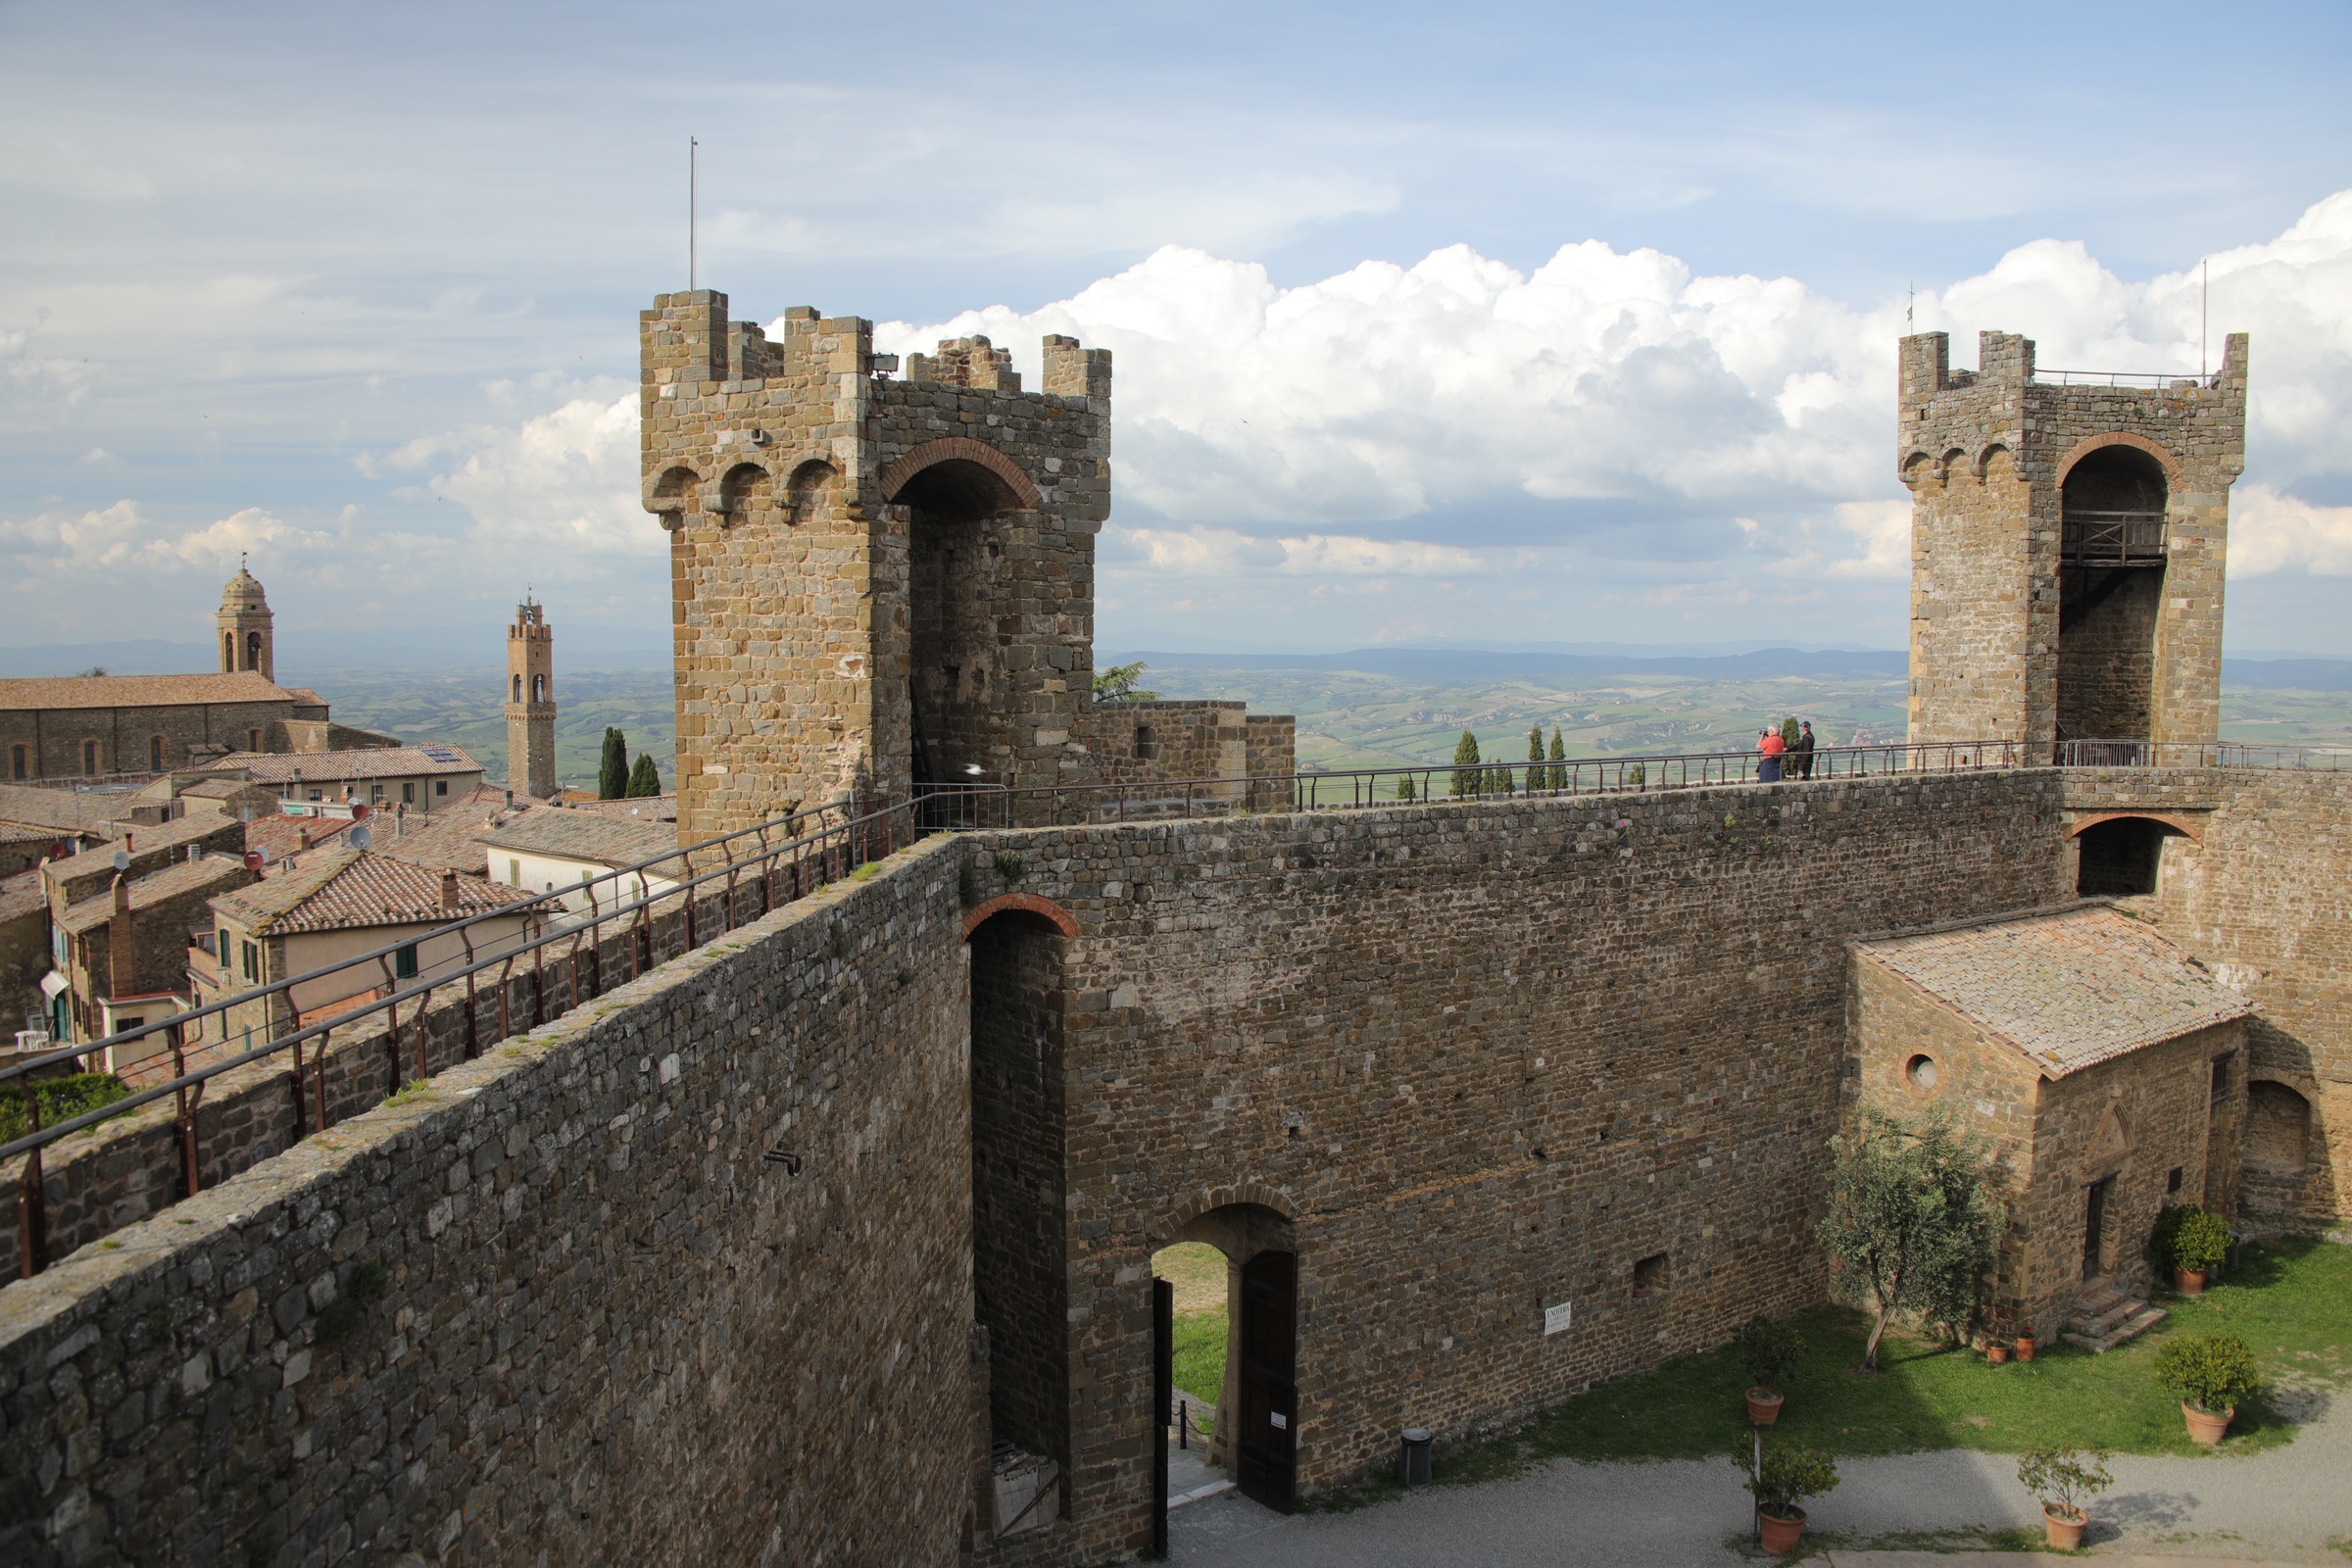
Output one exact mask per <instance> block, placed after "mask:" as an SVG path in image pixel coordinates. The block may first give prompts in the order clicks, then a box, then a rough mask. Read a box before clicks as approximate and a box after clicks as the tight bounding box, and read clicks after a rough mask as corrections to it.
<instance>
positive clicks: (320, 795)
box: [311, 790, 326, 801]
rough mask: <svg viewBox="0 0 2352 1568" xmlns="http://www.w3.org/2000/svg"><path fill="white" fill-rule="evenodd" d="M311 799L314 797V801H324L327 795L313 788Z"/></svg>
mask: <svg viewBox="0 0 2352 1568" xmlns="http://www.w3.org/2000/svg"><path fill="white" fill-rule="evenodd" d="M311 799H312V800H314V801H323V800H325V799H326V796H325V794H324V793H323V792H321V791H319V790H313V791H311Z"/></svg>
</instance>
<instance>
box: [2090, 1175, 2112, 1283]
mask: <svg viewBox="0 0 2352 1568" xmlns="http://www.w3.org/2000/svg"><path fill="white" fill-rule="evenodd" d="M2114 1187H2115V1178H2114V1177H2112V1176H2103V1177H2101V1178H2100V1179H2099V1180H2097V1181H2095V1182H2092V1183H2091V1184H2090V1196H2089V1197H2088V1198H2086V1199H2085V1200H2084V1201H2083V1203H2082V1277H2083V1278H2084V1279H2086V1280H2095V1279H2097V1278H2098V1277H2099V1252H2100V1250H2101V1244H2102V1243H2104V1242H2105V1241H2106V1239H2107V1238H2106V1234H2105V1232H2106V1229H2107V1195H2108V1194H2109V1193H2110V1192H2111V1191H2113V1190H2114Z"/></svg>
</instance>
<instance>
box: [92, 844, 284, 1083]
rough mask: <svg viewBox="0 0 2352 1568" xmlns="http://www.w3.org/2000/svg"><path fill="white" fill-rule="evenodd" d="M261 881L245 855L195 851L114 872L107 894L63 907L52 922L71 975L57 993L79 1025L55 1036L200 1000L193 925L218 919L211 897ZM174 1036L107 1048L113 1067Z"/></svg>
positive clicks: (108, 1027)
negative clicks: (124, 1048)
mask: <svg viewBox="0 0 2352 1568" xmlns="http://www.w3.org/2000/svg"><path fill="white" fill-rule="evenodd" d="M194 848H195V847H193V846H191V849H194ZM256 880H258V879H257V877H256V875H255V873H254V872H253V871H251V870H249V869H248V868H247V867H246V864H245V861H244V860H243V859H242V858H239V857H237V856H234V855H207V854H203V853H201V852H200V851H199V852H198V853H192V854H190V855H189V857H188V858H186V859H183V860H179V861H177V862H175V863H173V864H170V865H167V866H165V867H164V868H163V869H161V870H158V871H151V872H149V873H147V874H146V875H145V876H142V877H139V878H138V879H137V880H135V881H133V880H130V879H128V878H126V877H124V876H121V875H118V876H117V877H116V878H115V880H114V885H113V887H112V888H111V889H110V890H109V891H108V892H107V893H105V894H102V895H100V896H98V897H95V898H88V899H83V900H82V901H81V902H80V903H78V904H74V905H72V906H70V907H67V908H66V909H65V911H64V912H63V913H61V914H59V915H58V916H57V918H56V926H55V929H56V932H57V939H56V940H57V946H58V949H59V953H60V956H61V958H62V960H63V961H62V962H61V964H60V966H59V967H60V972H62V973H63V974H64V975H65V976H66V979H67V981H68V983H69V990H68V991H67V992H66V993H65V994H64V995H63V996H61V997H60V998H59V1000H60V1001H61V1002H64V1003H65V1004H67V1006H68V1013H67V1021H68V1022H69V1023H71V1024H72V1026H73V1032H72V1033H71V1034H59V1035H58V1036H57V1037H56V1038H58V1039H60V1040H76V1041H87V1040H104V1039H105V1038H107V1037H108V1036H109V1035H112V1034H115V1033H118V1032H119V1031H121V1030H124V1029H132V1028H136V1027H137V1026H138V1025H140V1024H142V1023H153V1022H154V1021H155V1020H156V1019H157V1018H159V1017H161V1016H164V1015H166V1014H169V1013H173V1012H185V1011H186V1010H187V1009H188V1008H189V1007H190V1006H192V1005H194V1004H193V1001H192V998H193V996H194V984H193V981H192V980H191V977H190V974H189V949H190V948H192V947H195V946H196V943H195V942H194V941H193V935H194V933H195V932H197V931H199V930H202V929H207V928H209V927H210V926H211V924H212V920H211V912H210V907H209V905H210V901H211V900H212V899H213V898H214V896H215V895H217V894H222V893H228V892H231V891H233V890H235V889H237V888H241V887H244V886H245V885H247V884H248V883H251V882H253V881H256ZM169 1045H170V1042H169V1041H167V1040H166V1039H165V1038H164V1037H163V1036H162V1035H149V1036H147V1037H146V1038H145V1039H143V1040H140V1041H138V1042H136V1044H135V1046H134V1047H133V1048H132V1049H134V1050H136V1051H138V1052H139V1054H138V1055H136V1056H122V1057H117V1056H115V1055H114V1054H113V1052H112V1050H111V1048H110V1051H109V1053H108V1055H109V1058H110V1059H109V1060H108V1062H107V1064H106V1067H107V1070H108V1071H109V1072H122V1071H124V1070H125V1069H127V1068H129V1067H132V1066H134V1065H136V1064H138V1062H140V1061H142V1060H143V1059H144V1058H145V1057H146V1056H147V1055H149V1054H153V1053H155V1052H158V1051H163V1050H166V1049H168V1048H169Z"/></svg>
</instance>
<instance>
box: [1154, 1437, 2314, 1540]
mask: <svg viewBox="0 0 2352 1568" xmlns="http://www.w3.org/2000/svg"><path fill="white" fill-rule="evenodd" d="M2307 1397H2308V1398H2309V1399H2310V1401H2311V1403H2310V1407H2311V1410H2312V1413H2313V1417H2314V1418H2313V1419H2312V1421H2311V1423H2310V1424H2309V1425H2307V1426H2306V1427H2304V1429H2303V1430H2302V1432H2301V1433H2300V1434H2298V1435H2297V1437H2296V1439H2295V1441H2294V1442H2293V1443H2291V1444H2288V1445H2287V1446H2285V1447H2283V1448H2274V1449H2272V1450H2270V1451H2269V1452H2267V1453H2262V1454H2257V1455H2252V1456H2248V1457H2243V1458H2239V1457H2213V1458H2196V1459H2165V1458H2134V1457H2128V1456H2127V1457H2123V1458H2118V1459H2116V1460H2113V1461H2112V1462H2111V1463H2110V1465H2109V1469H2111V1470H2112V1471H2113V1472H2114V1474H2115V1481H2116V1484H2115V1487H2114V1490H2112V1491H2110V1492H2108V1493H2107V1494H2106V1495H2103V1496H2101V1497H2099V1498H2098V1499H2097V1500H2096V1501H2095V1502H2094V1503H2093V1504H2092V1507H2091V1540H2092V1543H2093V1544H2094V1547H2095V1548H2096V1551H2095V1555H2097V1556H2098V1557H2099V1558H2101V1559H2103V1560H2106V1561H2108V1562H2110V1563H2111V1564H2113V1565H2114V1568H2125V1565H2127V1564H2136V1563H2141V1562H2160V1563H2162V1564H2163V1565H2164V1568H2190V1565H2191V1564H2195V1565H2198V1568H2222V1565H2224V1564H2227V1565H2229V1568H2246V1565H2271V1564H2282V1563H2333V1564H2336V1565H2337V1568H2343V1565H2344V1564H2345V1562H2346V1561H2347V1558H2348V1557H2352V1396H2339V1397H2334V1398H2333V1399H2329V1398H2327V1397H2326V1396H2307ZM1838 1473H1839V1475H1840V1476H1841V1478H1842V1481H1841V1484H1840V1485H1839V1486H1838V1490H1837V1491H1836V1492H1833V1493H1831V1494H1830V1495H1828V1496H1826V1497H1822V1498H1818V1499H1816V1501H1815V1504H1814V1507H1813V1510H1812V1512H1813V1525H1814V1527H1815V1528H1816V1529H1817V1530H1820V1531H1823V1532H1826V1533H1828V1534H1829V1535H1830V1536H1831V1537H1832V1538H1833V1539H1834V1541H1836V1542H1841V1543H1842V1542H1850V1543H1852V1549H1846V1548H1844V1547H1842V1546H1839V1545H1833V1546H1832V1548H1831V1550H1830V1551H1829V1552H1828V1553H1827V1554H1826V1555H1824V1556H1816V1557H1814V1558H1812V1559H1810V1560H1812V1561H1814V1562H1826V1563H1829V1564H1834V1565H1835V1568H1962V1565H1964V1564H1966V1565H1984V1568H1990V1565H1994V1564H2001V1565H2008V1564H2018V1565H2021V1568H2026V1565H2032V1568H2041V1565H2046V1564H2047V1563H2048V1562H2049V1561H2050V1559H2049V1558H2048V1557H2045V1556H2028V1555H2021V1554H2018V1553H2012V1552H1965V1553H1960V1554H1956V1555H1955V1554H1952V1553H1950V1552H1948V1551H1947V1552H1933V1553H1931V1552H1920V1551H1887V1550H1870V1549H1866V1548H1869V1547H1871V1546H1873V1545H1887V1546H1892V1545H1896V1544H1912V1543H1898V1542H1897V1541H1895V1540H1891V1539H1889V1538H1894V1537H1897V1536H1899V1535H1901V1534H1903V1533H1906V1532H1937V1531H1940V1532H1953V1533H1962V1532H1969V1531H1974V1530H1984V1529H2013V1528H2020V1527H2024V1528H2031V1529H2036V1530H2037V1529H2039V1528H2040V1524H2041V1514H2040V1510H2039V1508H2038V1506H2037V1505H2036V1504H2034V1501H2033V1500H2032V1499H2030V1498H2029V1497H2027V1496H2026V1495H2025V1492H2024V1490H2023V1489H2022V1488H2020V1487H2019V1486H2018V1484H2017V1461H2016V1459H2015V1458H2014V1457H2011V1456H2009V1455H2005V1454H1994V1453H1976V1452H1973V1451H1970V1450H1967V1449H1943V1450H1940V1451H1937V1452H1934V1453H1913V1454H1901V1455H1897V1456H1895V1457H1892V1458H1882V1459H1844V1460H1840V1461H1839V1462H1838ZM1749 1518H1750V1515H1749V1504H1748V1499H1747V1494H1746V1493H1745V1492H1743V1491H1741V1490H1740V1477H1739V1473H1738V1472H1737V1471H1735V1470H1734V1469H1733V1467H1732V1465H1731V1463H1730V1461H1729V1460H1723V1459H1717V1460H1711V1461H1697V1460H1674V1461H1667V1462H1661V1463H1654V1464H1584V1463H1579V1462H1576V1461H1574V1460H1565V1459H1562V1460H1555V1461H1553V1462H1551V1463H1548V1464H1544V1465H1541V1466H1539V1467H1537V1468H1535V1469H1533V1470H1530V1471H1528V1472H1527V1473H1525V1474H1523V1475H1520V1476H1517V1477H1514V1478H1512V1479H1511V1480H1508V1481H1498V1482H1494V1483H1491V1484H1489V1485H1486V1486H1479V1487H1432V1488H1429V1489H1427V1490H1425V1491H1421V1492H1416V1493H1413V1494H1411V1495H1407V1496H1404V1497H1400V1498H1398V1499H1397V1500H1396V1501H1394V1502H1386V1503H1382V1504H1380V1505H1378V1506H1376V1507H1371V1508H1363V1509H1358V1510H1357V1511H1355V1512H1353V1513H1343V1514H1298V1515H1294V1516H1293V1517H1290V1518H1287V1519H1286V1518H1284V1517H1282V1516H1281V1515H1279V1514H1275V1513H1273V1512H1270V1511H1269V1510H1267V1509H1265V1508H1262V1507H1260V1506H1259V1505H1257V1504H1256V1503H1254V1502H1251V1501H1250V1500H1249V1499H1248V1498H1246V1497H1244V1496H1242V1495H1240V1494H1239V1493H1227V1494H1226V1495H1223V1496H1218V1497H1211V1498H1207V1499H1205V1500H1202V1501H1200V1502H1196V1503H1194V1504H1192V1505H1191V1506H1190V1507H1187V1508H1184V1509H1181V1510H1179V1511H1177V1512H1176V1513H1174V1514H1172V1515H1170V1517H1169V1523H1168V1545H1169V1552H1168V1556H1169V1560H1170V1561H1172V1562H1181V1563H1188V1564H1193V1565H1196V1568H1260V1565H1264V1568H1272V1565H1275V1564H1281V1565H1283V1568H1424V1565H1426V1568H1456V1565H1459V1564H1467V1563H1476V1564H1479V1565H1481V1568H1571V1565H1583V1564H1593V1565H1595V1568H1598V1565H1604V1564H1605V1565H1611V1568H1616V1565H1622V1568H1650V1565H1656V1568H1698V1565H1703V1564H1718V1563H1720V1564H1734V1563H1746V1562H1750V1561H1752V1560H1753V1559H1752V1558H1751V1557H1749V1555H1748V1554H1747V1553H1746V1552H1744V1551H1743V1550H1741V1549H1740V1543H1741V1542H1742V1541H1743V1540H1744V1539H1745V1537H1746V1534H1747V1531H1748V1529H1749ZM2335 1541H2344V1542H2346V1543H2347V1544H2348V1545H2347V1547H2331V1546H2330V1544H2329V1543H2330V1542H2335Z"/></svg>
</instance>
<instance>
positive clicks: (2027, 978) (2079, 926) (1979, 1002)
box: [1854, 905, 2254, 1078]
mask: <svg viewBox="0 0 2352 1568" xmlns="http://www.w3.org/2000/svg"><path fill="white" fill-rule="evenodd" d="M1854 947H1855V951H1856V952H1857V953H1859V954H1861V955H1862V956H1865V957H1867V958H1869V959H1872V960H1874V961H1876V962H1879V963H1883V964H1885V965H1886V966H1887V968H1889V969H1891V970H1893V971H1894V972H1895V973H1896V974H1899V975H1901V976H1902V977H1903V978H1904V979H1906V980H1908V981H1910V982H1911V983H1912V984H1913V985H1915V986H1917V987H1919V988H1920V989H1921V990H1922V991H1925V992H1926V993H1927V994H1928V995H1930V996H1932V997H1935V998H1936V999H1937V1000H1938V1001H1940V1002H1943V1003H1945V1004H1946V1005H1949V1006H1951V1007H1952V1008H1953V1009H1954V1010H1956V1011H1958V1012H1959V1013H1960V1014H1961V1015H1962V1016H1963V1017H1965V1018H1967V1019H1968V1020H1969V1021H1971V1022H1972V1023H1975V1024H1977V1025H1978V1026H1979V1027H1981V1028H1983V1029H1984V1030H1985V1032H1986V1033H1987V1034H1990V1035H1992V1036H1994V1037H1995V1038H1997V1039H2000V1040H2003V1041H2005V1042H2007V1043H2008V1044H2009V1045H2011V1046H2014V1047H2016V1048H2017V1049H2018V1050H2019V1051H2021V1052H2023V1053H2024V1054H2026V1055H2027V1057H2029V1058H2030V1059H2031V1060H2032V1061H2033V1062H2034V1065H2035V1066H2037V1067H2039V1068H2040V1069H2041V1071H2042V1073H2043V1075H2044V1076H2045V1077H2050V1078H2063V1077H2065V1076H2066V1075H2067V1074H2068V1073H2070V1072H2075V1071H2078V1070H2080V1069H2082V1068H2083V1067H2087V1066H2090V1065H2092V1064H2093V1063H2095V1062H2101V1061H2106V1060H2108V1059H2110V1058H2112V1057H2115V1056H2121V1055H2124V1054H2127V1053H2129V1052H2132V1051H2137V1050H2139V1049H2140V1048H2141V1047H2143V1046H2152V1045H2155V1044H2156V1043H2157V1042H2158V1041H2162V1040H2172V1039H2177V1038H2178V1037H2180V1036H2181V1035H2184V1034H2188V1033H2190V1032H2191V1031H2193V1030H2197V1029H2205V1028H2210V1027H2211V1026H2213V1025H2214V1024H2217V1023H2227V1022H2228V1021H2229V1020H2230V1019H2232V1018H2242V1017H2245V1016H2246V1015H2247V1014H2249V1013H2251V1012H2252V1011H2253V1010H2254V1009H2253V1006H2252V1005H2250V1004H2249V1003H2248V1002H2247V1001H2246V999H2245V998H2244V997H2243V996H2241V995H2240V994H2239V993H2237V992H2235V991H2232V990H2230V989H2229V988H2228V987H2227V986H2224V985H2222V984H2221V983H2220V982H2219V981H2217V980H2215V979H2214V978H2213V976H2211V975H2210V974H2208V973H2206V971H2205V967H2204V965H2202V964H2200V963H2198V962H2197V961H2196V959H2194V958H2192V957H2190V956H2188V955H2187V954H2185V953H2183V952H2181V951H2180V949H2179V948H2176V947H2174V946H2173V945H2172V944H2171V943H2170V942H2167V941H2166V940H2165V939H2164V938H2163V937H2161V936H2159V935H2157V934H2156V932H2155V931H2153V930H2151V929H2150V928H2149V927H2147V926H2146V925H2143V924H2142V923H2141V922H2139V921H2137V920H2134V919H2132V918H2131V917H2130V916H2129V915H2124V914H2119V913H2117V912H2116V911H2115V910H2114V909H2112V908H2109V907H2106V906H2104V905H2092V906H2089V907H2083V908H2079V909H2066V910H2061V911H2058V912H2056V913H2048V914H2033V915H2023V916H2019V917H2017V918H2013V919H2006V920H1988V921H1985V922H1983V923H1981V924H1977V925H1972V926H1966V927H1963V928H1961V929H1959V930H1955V931H1933V932H1923V933H1922V934H1920V935H1918V936H1911V937H1888V938H1885V939H1882V940H1880V941H1876V942H1859V943H1856V944H1855V945H1854Z"/></svg>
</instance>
